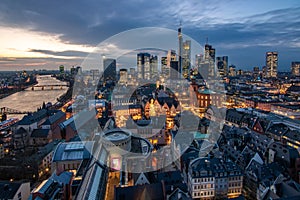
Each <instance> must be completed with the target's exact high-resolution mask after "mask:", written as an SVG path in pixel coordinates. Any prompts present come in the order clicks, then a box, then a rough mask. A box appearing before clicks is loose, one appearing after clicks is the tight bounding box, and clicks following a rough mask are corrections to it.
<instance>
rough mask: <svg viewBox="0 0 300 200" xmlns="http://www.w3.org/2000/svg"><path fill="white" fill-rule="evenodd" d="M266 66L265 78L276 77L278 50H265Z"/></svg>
mask: <svg viewBox="0 0 300 200" xmlns="http://www.w3.org/2000/svg"><path fill="white" fill-rule="evenodd" d="M266 67H267V76H266V78H274V77H275V78H276V77H277V67H278V52H275V51H273V52H267V53H266Z"/></svg>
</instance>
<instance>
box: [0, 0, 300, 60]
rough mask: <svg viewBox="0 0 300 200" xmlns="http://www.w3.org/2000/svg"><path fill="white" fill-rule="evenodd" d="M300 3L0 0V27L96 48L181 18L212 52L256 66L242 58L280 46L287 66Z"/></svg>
mask: <svg viewBox="0 0 300 200" xmlns="http://www.w3.org/2000/svg"><path fill="white" fill-rule="evenodd" d="M299 6H300V5H299V2H298V1H292V0H287V1H284V2H283V1H276V0H274V1H272V4H270V3H269V2H264V1H258V0H253V1H251V2H244V1H238V0H222V1H219V0H211V1H204V0H190V1H182V0H164V1H159V0H153V1H143V0H127V1H118V2H111V1H109V0H101V1H99V0H87V1H79V0H74V1H72V2H69V3H62V2H61V1H55V0H53V1H34V0H26V1H18V2H16V1H10V0H2V2H1V4H0V26H2V27H14V28H16V27H17V28H19V29H24V30H29V31H32V32H39V33H43V34H50V35H56V36H57V37H58V39H59V40H60V41H62V42H64V43H68V44H80V45H87V46H96V45H97V44H99V43H100V42H102V41H103V40H105V39H107V38H109V37H111V36H113V35H115V34H117V33H120V32H122V31H126V30H129V29H133V28H139V27H145V26H147V27H149V26H159V27H166V28H171V29H173V30H176V28H177V27H178V25H179V21H180V20H181V21H182V25H183V32H184V33H185V34H187V35H189V36H191V37H192V38H194V39H195V40H196V41H198V42H200V43H201V44H204V43H205V40H206V37H208V38H209V42H210V43H211V44H213V46H214V47H215V48H216V49H217V53H218V52H220V53H222V54H227V55H229V56H230V57H232V60H233V61H234V62H235V63H239V64H241V65H242V64H243V65H249V66H250V65H254V64H255V65H256V63H259V62H262V61H261V59H259V58H253V59H247V60H245V59H241V58H244V57H247V56H248V55H249V54H251V53H253V52H254V49H259V50H258V51H257V52H261V51H262V50H265V49H270V50H272V49H280V50H282V53H280V54H281V55H282V57H281V60H280V62H281V63H283V64H284V65H287V64H288V63H289V62H290V61H291V60H290V59H297V58H298V57H297V53H298V54H299V50H297V48H299V46H300V40H299V38H300V37H299V36H300V28H299V27H300V8H299ZM174 43H177V41H176V40H175V41H174ZM28 49H31V52H36V53H42V54H45V55H50V56H58V57H59V56H61V57H69V58H70V57H72V56H75V57H84V56H85V52H83V51H79V50H80V49H79V50H78V49H72V47H70V48H69V49H63V50H62V49H57V50H56V49H51V50H49V49H48V50H47V48H46V47H40V48H39V47H36V46H35V47H30V46H28V48H27V50H28ZM288 52H291V55H292V56H294V57H292V56H290V55H289V54H288ZM254 54H255V55H257V54H256V53H254ZM286 55H289V56H286ZM261 56H262V57H263V56H264V53H262V55H261ZM192 57H193V55H192ZM234 59H236V60H234ZM261 64H263V62H262V63H261ZM0 66H1V65H0Z"/></svg>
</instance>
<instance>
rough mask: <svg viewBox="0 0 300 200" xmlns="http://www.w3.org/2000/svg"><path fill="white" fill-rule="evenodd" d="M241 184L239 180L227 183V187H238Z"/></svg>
mask: <svg viewBox="0 0 300 200" xmlns="http://www.w3.org/2000/svg"><path fill="white" fill-rule="evenodd" d="M240 186H242V183H241V182H237V183H229V187H240Z"/></svg>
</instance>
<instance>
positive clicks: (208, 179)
mask: <svg viewBox="0 0 300 200" xmlns="http://www.w3.org/2000/svg"><path fill="white" fill-rule="evenodd" d="M211 181H214V177H212V178H195V179H194V183H202V182H211Z"/></svg>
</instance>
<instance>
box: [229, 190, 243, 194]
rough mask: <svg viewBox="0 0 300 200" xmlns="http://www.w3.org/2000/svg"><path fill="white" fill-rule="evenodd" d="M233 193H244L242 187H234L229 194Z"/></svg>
mask: <svg viewBox="0 0 300 200" xmlns="http://www.w3.org/2000/svg"><path fill="white" fill-rule="evenodd" d="M232 193H235V194H236V193H242V189H232V190H228V194H232Z"/></svg>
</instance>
